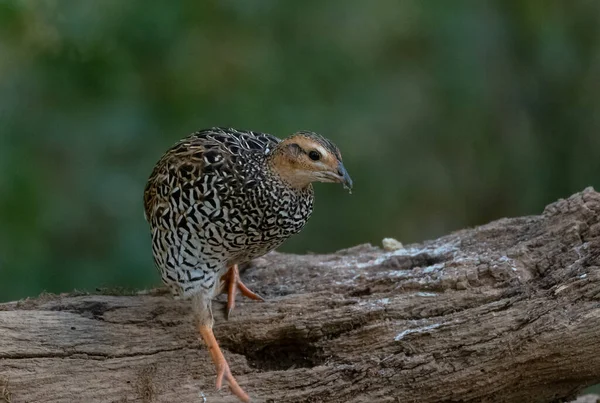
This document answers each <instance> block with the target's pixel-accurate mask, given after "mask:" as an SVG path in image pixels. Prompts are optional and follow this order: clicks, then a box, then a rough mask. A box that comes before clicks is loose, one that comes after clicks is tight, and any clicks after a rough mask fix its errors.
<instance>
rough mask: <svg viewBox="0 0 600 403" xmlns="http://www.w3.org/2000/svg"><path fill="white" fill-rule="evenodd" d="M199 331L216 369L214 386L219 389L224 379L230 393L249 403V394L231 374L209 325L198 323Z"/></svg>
mask: <svg viewBox="0 0 600 403" xmlns="http://www.w3.org/2000/svg"><path fill="white" fill-rule="evenodd" d="M198 330H199V331H200V335H201V336H202V338H203V339H204V342H205V343H206V347H207V348H208V352H209V353H210V357H211V358H212V360H213V362H214V364H215V368H216V369H217V382H216V387H217V390H221V388H222V387H223V380H225V381H226V382H227V383H228V384H229V388H230V389H231V393H233V394H234V395H236V396H237V397H238V398H239V399H240V400H241V401H242V402H244V403H249V402H250V396H248V394H247V393H246V392H244V389H242V388H241V386H240V385H239V384H238V383H237V381H236V379H235V378H234V377H233V375H232V374H231V370H230V369H229V364H227V360H225V356H223V353H222V352H221V348H220V347H219V344H218V343H217V339H215V335H214V333H213V331H212V328H211V327H210V326H206V325H200V326H199V327H198Z"/></svg>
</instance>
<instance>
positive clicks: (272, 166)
mask: <svg viewBox="0 0 600 403" xmlns="http://www.w3.org/2000/svg"><path fill="white" fill-rule="evenodd" d="M267 165H268V167H269V170H270V171H271V172H272V173H273V174H274V175H275V176H276V177H277V178H278V179H280V180H281V181H282V182H284V183H285V184H286V185H287V186H289V187H290V188H292V189H293V190H295V191H297V192H301V193H303V192H305V191H308V190H309V188H312V186H311V183H312V178H311V177H309V176H308V175H303V174H302V171H299V170H297V169H295V168H294V163H293V160H292V157H291V156H289V155H288V154H287V153H285V152H281V151H280V150H277V149H275V150H273V152H272V153H271V154H270V155H269V156H268V158H267Z"/></svg>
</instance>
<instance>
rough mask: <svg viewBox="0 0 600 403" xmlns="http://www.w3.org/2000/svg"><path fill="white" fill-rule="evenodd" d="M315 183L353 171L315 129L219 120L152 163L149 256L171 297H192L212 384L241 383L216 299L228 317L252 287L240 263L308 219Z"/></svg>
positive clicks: (147, 195) (237, 391)
mask: <svg viewBox="0 0 600 403" xmlns="http://www.w3.org/2000/svg"><path fill="white" fill-rule="evenodd" d="M313 182H333V183H341V184H342V185H343V186H344V188H346V189H348V190H349V191H351V190H352V186H353V183H352V179H351V178H350V175H349V174H348V172H347V171H346V168H345V167H344V164H343V162H342V155H341V153H340V150H339V149H338V147H337V146H336V145H335V144H334V143H333V142H331V141H330V140H328V139H326V138H325V137H323V136H321V135H319V134H316V133H314V132H311V131H298V132H295V133H293V134H291V135H290V136H288V137H286V138H285V139H283V140H282V139H279V138H278V137H275V136H273V135H270V134H266V133H261V132H253V131H248V130H237V129H233V128H226V127H213V128H210V129H204V130H200V131H197V132H195V133H192V134H191V135H189V136H188V137H186V138H184V139H182V140H180V141H178V142H177V143H176V144H174V145H173V146H172V147H171V148H169V149H168V150H167V152H166V153H165V154H164V155H163V156H162V158H160V160H159V161H158V162H157V163H156V165H155V166H154V169H153V170H152V173H151V175H150V177H149V179H148V182H147V184H146V187H145V190H144V215H145V218H146V221H148V223H149V226H150V233H151V243H152V255H153V258H154V262H155V265H156V267H157V269H158V271H159V273H160V276H161V279H162V282H163V283H164V284H165V285H166V286H167V288H168V289H169V290H170V291H171V293H172V295H173V297H174V298H175V299H185V300H190V301H191V310H192V312H193V314H194V318H195V322H196V326H197V330H198V333H199V335H200V336H201V338H202V339H203V340H204V343H205V344H206V346H207V349H208V352H209V354H210V356H211V358H212V361H213V363H214V365H215V368H216V372H217V377H216V388H217V390H220V389H221V388H222V385H223V380H225V381H226V382H227V383H228V385H229V387H230V390H231V392H232V393H233V394H234V395H235V396H237V397H238V398H239V400H241V401H242V402H249V401H250V397H249V395H248V394H247V393H246V392H245V391H244V390H243V389H242V388H241V387H240V386H239V384H238V382H237V381H236V379H235V378H234V376H233V375H232V373H231V370H230V368H229V364H228V363H227V361H226V359H225V357H224V355H223V353H222V351H221V349H220V347H219V344H218V342H217V340H216V338H215V336H214V333H213V330H212V328H213V324H214V319H213V315H212V306H211V301H212V299H213V298H215V297H216V296H217V295H219V294H221V293H226V294H227V305H226V309H227V311H226V313H227V318H229V316H230V315H231V313H232V311H233V308H234V306H235V297H236V294H237V293H238V291H239V292H240V293H241V294H242V295H244V296H246V297H248V298H250V299H252V300H258V301H262V300H263V298H262V297H260V296H259V295H258V294H256V293H254V292H252V291H251V290H250V289H248V287H246V286H245V285H244V284H243V283H242V281H241V279H240V275H239V269H238V267H239V266H240V265H242V264H245V263H248V262H250V261H251V260H252V259H255V258H258V257H260V256H263V255H265V254H266V253H268V252H270V251H272V250H274V249H275V248H277V247H278V246H279V245H281V244H282V243H283V242H284V241H285V240H286V239H288V238H289V237H290V236H292V235H294V234H297V233H298V232H300V230H301V229H302V228H303V227H304V225H305V224H306V222H307V221H308V219H309V218H310V216H311V213H312V211H313V200H314V190H313V186H312V183H313Z"/></svg>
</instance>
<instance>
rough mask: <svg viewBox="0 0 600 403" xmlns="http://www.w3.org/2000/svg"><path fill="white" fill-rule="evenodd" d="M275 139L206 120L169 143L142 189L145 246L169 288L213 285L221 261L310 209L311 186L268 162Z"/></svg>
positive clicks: (241, 256) (281, 232)
mask: <svg viewBox="0 0 600 403" xmlns="http://www.w3.org/2000/svg"><path fill="white" fill-rule="evenodd" d="M279 142H280V140H279V139H278V138H276V137H274V136H271V135H268V134H264V133H255V132H248V131H238V130H234V129H224V128H213V129H208V130H203V131H200V132H197V133H194V134H192V135H191V136H189V137H188V138H186V139H184V140H181V141H180V142H178V143H177V144H175V145H174V146H173V147H172V148H171V149H170V150H169V151H167V153H166V154H165V155H164V156H163V157H162V158H161V159H160V161H159V162H158V163H157V165H156V166H155V168H154V170H153V172H152V174H151V176H150V178H149V180H148V183H147V185H146V189H145V192H144V207H145V215H146V219H147V220H148V222H149V223H150V227H151V231H152V250H153V255H154V259H155V262H156V265H157V267H158V269H159V271H160V273H161V277H162V280H163V282H165V284H167V285H168V286H170V288H171V290H172V291H173V293H174V294H175V295H177V296H183V297H186V296H189V295H192V294H193V293H195V292H198V291H202V290H205V291H207V292H213V293H214V291H215V287H216V283H217V282H218V281H217V280H218V278H219V276H220V275H221V274H223V273H222V272H223V271H224V270H225V269H226V268H227V266H228V265H231V264H234V263H242V262H244V261H247V260H250V259H252V258H255V257H258V256H260V255H262V254H264V253H266V252H268V251H269V250H272V249H273V248H275V247H277V246H278V245H279V244H281V242H283V241H284V240H285V239H287V238H288V237H289V236H290V235H292V234H294V233H296V232H298V231H300V229H301V228H302V226H303V225H304V223H305V222H306V220H308V217H309V216H310V213H311V212H312V199H313V194H312V187H310V188H309V189H307V190H306V191H305V192H300V193H299V192H295V191H293V190H292V189H290V188H289V187H287V186H285V184H284V183H283V182H281V181H280V180H279V179H278V178H277V177H276V176H274V175H273V174H272V173H271V172H270V171H269V169H268V165H267V163H266V160H267V158H268V155H269V153H270V152H271V151H272V150H273V149H274V148H275V147H276V146H277V144H278V143H279Z"/></svg>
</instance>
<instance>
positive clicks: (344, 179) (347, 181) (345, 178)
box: [338, 162, 352, 191]
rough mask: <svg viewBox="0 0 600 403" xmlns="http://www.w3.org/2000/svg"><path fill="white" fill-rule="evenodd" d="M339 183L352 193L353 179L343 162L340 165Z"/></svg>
mask: <svg viewBox="0 0 600 403" xmlns="http://www.w3.org/2000/svg"><path fill="white" fill-rule="evenodd" d="M338 175H339V178H338V182H340V183H341V184H342V185H344V189H348V190H350V191H352V178H350V175H348V171H346V168H345V167H344V164H342V163H341V162H340V163H339V164H338Z"/></svg>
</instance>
